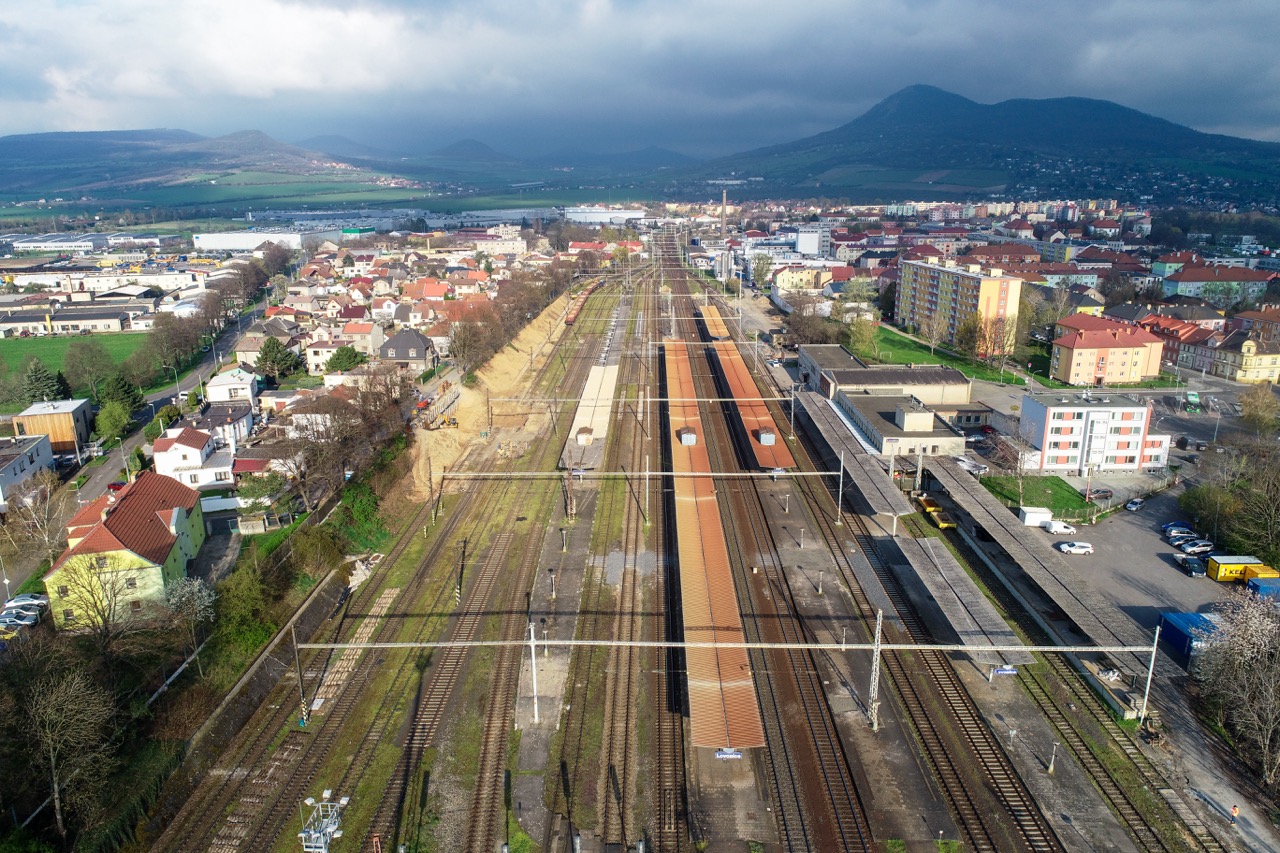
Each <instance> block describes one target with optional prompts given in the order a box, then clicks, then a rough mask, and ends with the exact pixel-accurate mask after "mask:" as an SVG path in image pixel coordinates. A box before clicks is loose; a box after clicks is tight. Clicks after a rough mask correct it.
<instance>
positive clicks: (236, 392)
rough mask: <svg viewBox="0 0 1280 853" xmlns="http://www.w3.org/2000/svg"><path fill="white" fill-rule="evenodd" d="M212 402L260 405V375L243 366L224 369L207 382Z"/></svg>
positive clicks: (208, 396)
mask: <svg viewBox="0 0 1280 853" xmlns="http://www.w3.org/2000/svg"><path fill="white" fill-rule="evenodd" d="M205 396H206V399H208V401H209V402H210V403H248V404H249V405H250V406H255V407H256V406H257V405H258V377H257V376H255V375H254V374H253V373H252V372H250V371H248V370H245V369H244V368H241V367H233V368H231V369H230V370H224V371H223V372H221V373H219V374H218V375H216V376H214V377H213V378H212V379H210V380H209V381H208V382H207V383H206V384H205Z"/></svg>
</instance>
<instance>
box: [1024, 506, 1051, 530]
mask: <svg viewBox="0 0 1280 853" xmlns="http://www.w3.org/2000/svg"><path fill="white" fill-rule="evenodd" d="M1018 520H1020V521H1021V522H1022V523H1023V524H1025V525H1026V526H1027V527H1044V526H1045V523H1046V522H1049V521H1052V520H1053V510H1051V509H1049V508H1047V507H1043V506H1024V507H1021V508H1020V509H1019V510H1018Z"/></svg>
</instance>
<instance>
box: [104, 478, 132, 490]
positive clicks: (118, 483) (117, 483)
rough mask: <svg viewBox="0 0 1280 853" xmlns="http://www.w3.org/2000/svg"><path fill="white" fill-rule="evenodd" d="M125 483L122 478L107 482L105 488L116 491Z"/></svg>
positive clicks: (125, 484)
mask: <svg viewBox="0 0 1280 853" xmlns="http://www.w3.org/2000/svg"><path fill="white" fill-rule="evenodd" d="M127 485H129V484H128V483H126V482H125V481H124V480H116V481H115V482H114V483H107V490H108V491H112V492H118V491H120V490H121V489H123V488H124V487H125V486H127Z"/></svg>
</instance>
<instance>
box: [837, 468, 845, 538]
mask: <svg viewBox="0 0 1280 853" xmlns="http://www.w3.org/2000/svg"><path fill="white" fill-rule="evenodd" d="M839 483H840V484H839V485H838V486H837V487H836V525H837V526H839V525H841V524H844V451H843V450H841V451H840V480H839Z"/></svg>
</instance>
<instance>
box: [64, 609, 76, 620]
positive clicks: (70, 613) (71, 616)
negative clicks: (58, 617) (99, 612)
mask: <svg viewBox="0 0 1280 853" xmlns="http://www.w3.org/2000/svg"><path fill="white" fill-rule="evenodd" d="M62 621H63V622H74V621H76V612H75V611H74V610H64V611H62Z"/></svg>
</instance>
